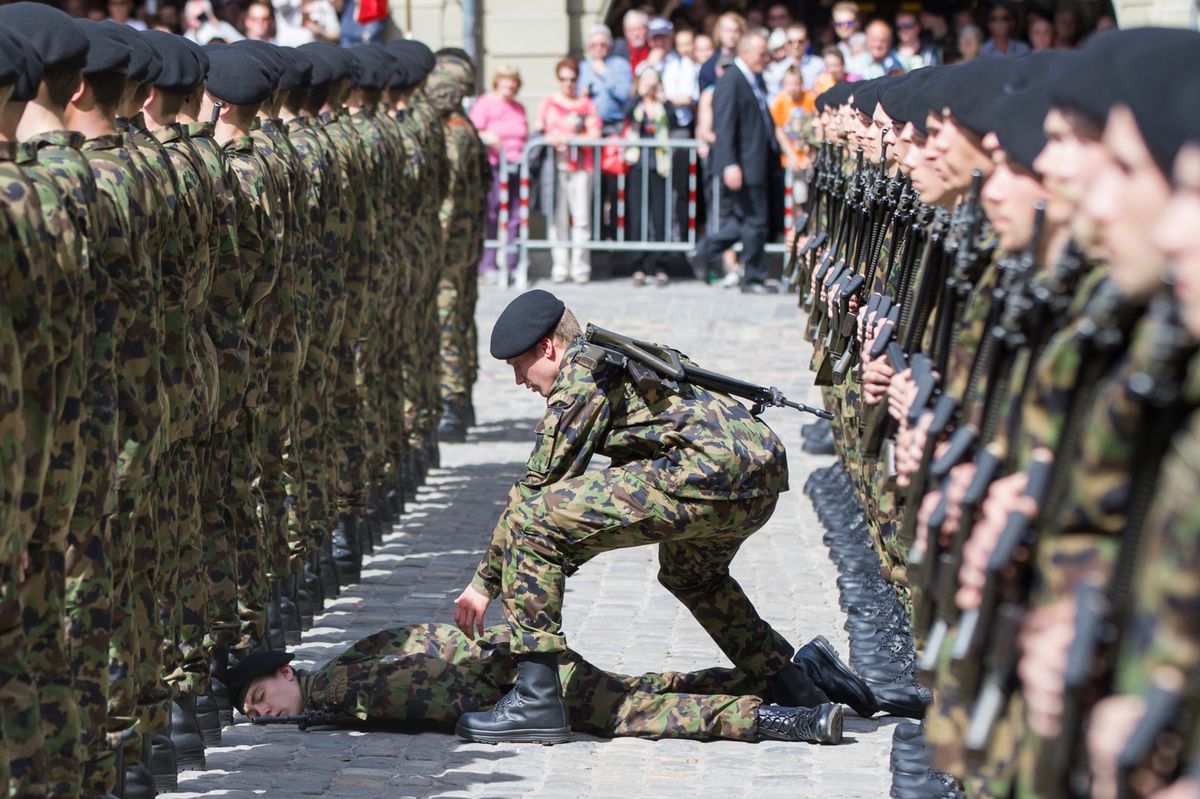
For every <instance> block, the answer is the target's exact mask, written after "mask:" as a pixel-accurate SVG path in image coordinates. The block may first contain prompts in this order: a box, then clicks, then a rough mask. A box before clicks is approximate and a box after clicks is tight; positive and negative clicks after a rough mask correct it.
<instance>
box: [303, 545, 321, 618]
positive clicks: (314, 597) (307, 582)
mask: <svg viewBox="0 0 1200 799" xmlns="http://www.w3.org/2000/svg"><path fill="white" fill-rule="evenodd" d="M320 559H321V550H320V549H319V548H318V549H316V550H314V551H313V552H311V553H309V556H308V560H306V561H304V576H303V577H302V578H301V579H303V580H304V590H305V591H306V592H308V597H309V600H310V601H311V602H312V615H313V616H316V615H318V614H320V613H322V612H324V610H325V590H324V589H325V587H324V585H323V584H322V583H321V563H320ZM300 612H301V613H303V612H304V609H303V608H301V611H300Z"/></svg>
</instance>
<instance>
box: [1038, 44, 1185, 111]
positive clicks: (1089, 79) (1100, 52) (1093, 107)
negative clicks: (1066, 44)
mask: <svg viewBox="0 0 1200 799" xmlns="http://www.w3.org/2000/svg"><path fill="white" fill-rule="evenodd" d="M1198 41H1200V34H1198V33H1196V32H1195V31H1189V30H1183V29H1178V28H1131V29H1129V30H1114V31H1105V32H1103V33H1098V34H1096V35H1094V36H1092V37H1090V38H1089V39H1088V40H1087V43H1086V44H1085V45H1084V47H1083V49H1081V50H1080V51H1079V58H1077V59H1076V60H1075V62H1074V65H1073V68H1071V69H1069V70H1064V71H1063V73H1062V74H1061V75H1060V76H1059V80H1058V84H1057V85H1055V86H1053V87H1051V89H1050V96H1051V98H1052V99H1053V101H1054V104H1055V105H1056V106H1060V107H1062V108H1069V109H1072V110H1075V111H1079V112H1080V113H1082V114H1083V115H1084V116H1086V117H1088V118H1089V119H1091V120H1092V121H1093V122H1096V123H1097V124H1100V125H1103V124H1104V121H1105V120H1106V119H1107V118H1108V111H1109V109H1110V108H1112V107H1113V106H1114V105H1117V104H1118V103H1128V102H1129V101H1130V100H1131V99H1132V98H1133V97H1134V96H1143V95H1148V96H1151V97H1153V96H1159V97H1162V96H1163V93H1164V92H1166V91H1167V86H1168V85H1169V84H1172V83H1173V82H1174V80H1175V79H1176V78H1177V77H1178V76H1179V75H1180V74H1182V73H1181V72H1180V71H1179V70H1180V69H1181V68H1185V64H1186V61H1187V55H1188V51H1189V50H1190V51H1192V52H1195V51H1196V48H1197V47H1198V46H1200V45H1198V44H1197V42H1198ZM1131 72H1132V74H1130V73H1131ZM1155 81H1157V84H1156V83H1155Z"/></svg>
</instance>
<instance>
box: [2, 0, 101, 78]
mask: <svg viewBox="0 0 1200 799" xmlns="http://www.w3.org/2000/svg"><path fill="white" fill-rule="evenodd" d="M0 27H4V28H7V29H9V30H13V31H16V32H17V33H20V34H21V35H23V36H24V37H25V38H26V39H28V40H29V41H30V42H31V43H32V44H33V49H34V51H35V52H36V53H37V54H38V58H40V59H41V60H42V64H43V65H44V66H45V68H46V69H83V65H84V64H85V63H86V62H87V51H88V37H87V35H86V34H84V32H83V31H82V30H80V29H79V26H78V25H76V24H75V20H73V19H71V18H70V17H69V16H67V15H66V14H65V13H63V12H62V11H59V10H58V9H57V8H53V7H51V6H48V5H45V4H43V3H27V2H26V3H12V4H11V5H6V6H5V5H0Z"/></svg>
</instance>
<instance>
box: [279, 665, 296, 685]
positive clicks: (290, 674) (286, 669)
mask: <svg viewBox="0 0 1200 799" xmlns="http://www.w3.org/2000/svg"><path fill="white" fill-rule="evenodd" d="M275 673H276V674H278V675H279V676H280V677H282V678H283V679H285V680H287V681H288V682H291V681H292V680H295V679H296V670H295V669H293V668H292V667H291V666H280V667H279V670H278V671H276V672H275Z"/></svg>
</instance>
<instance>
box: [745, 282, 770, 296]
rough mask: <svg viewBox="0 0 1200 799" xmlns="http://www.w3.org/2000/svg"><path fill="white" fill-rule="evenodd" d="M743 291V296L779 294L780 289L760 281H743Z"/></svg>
mask: <svg viewBox="0 0 1200 799" xmlns="http://www.w3.org/2000/svg"><path fill="white" fill-rule="evenodd" d="M741 291H742V293H743V294H778V293H779V288H778V287H777V286H768V285H767V284H765V283H759V282H758V281H753V282H750V283H747V282H745V281H743V282H742V288H741Z"/></svg>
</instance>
